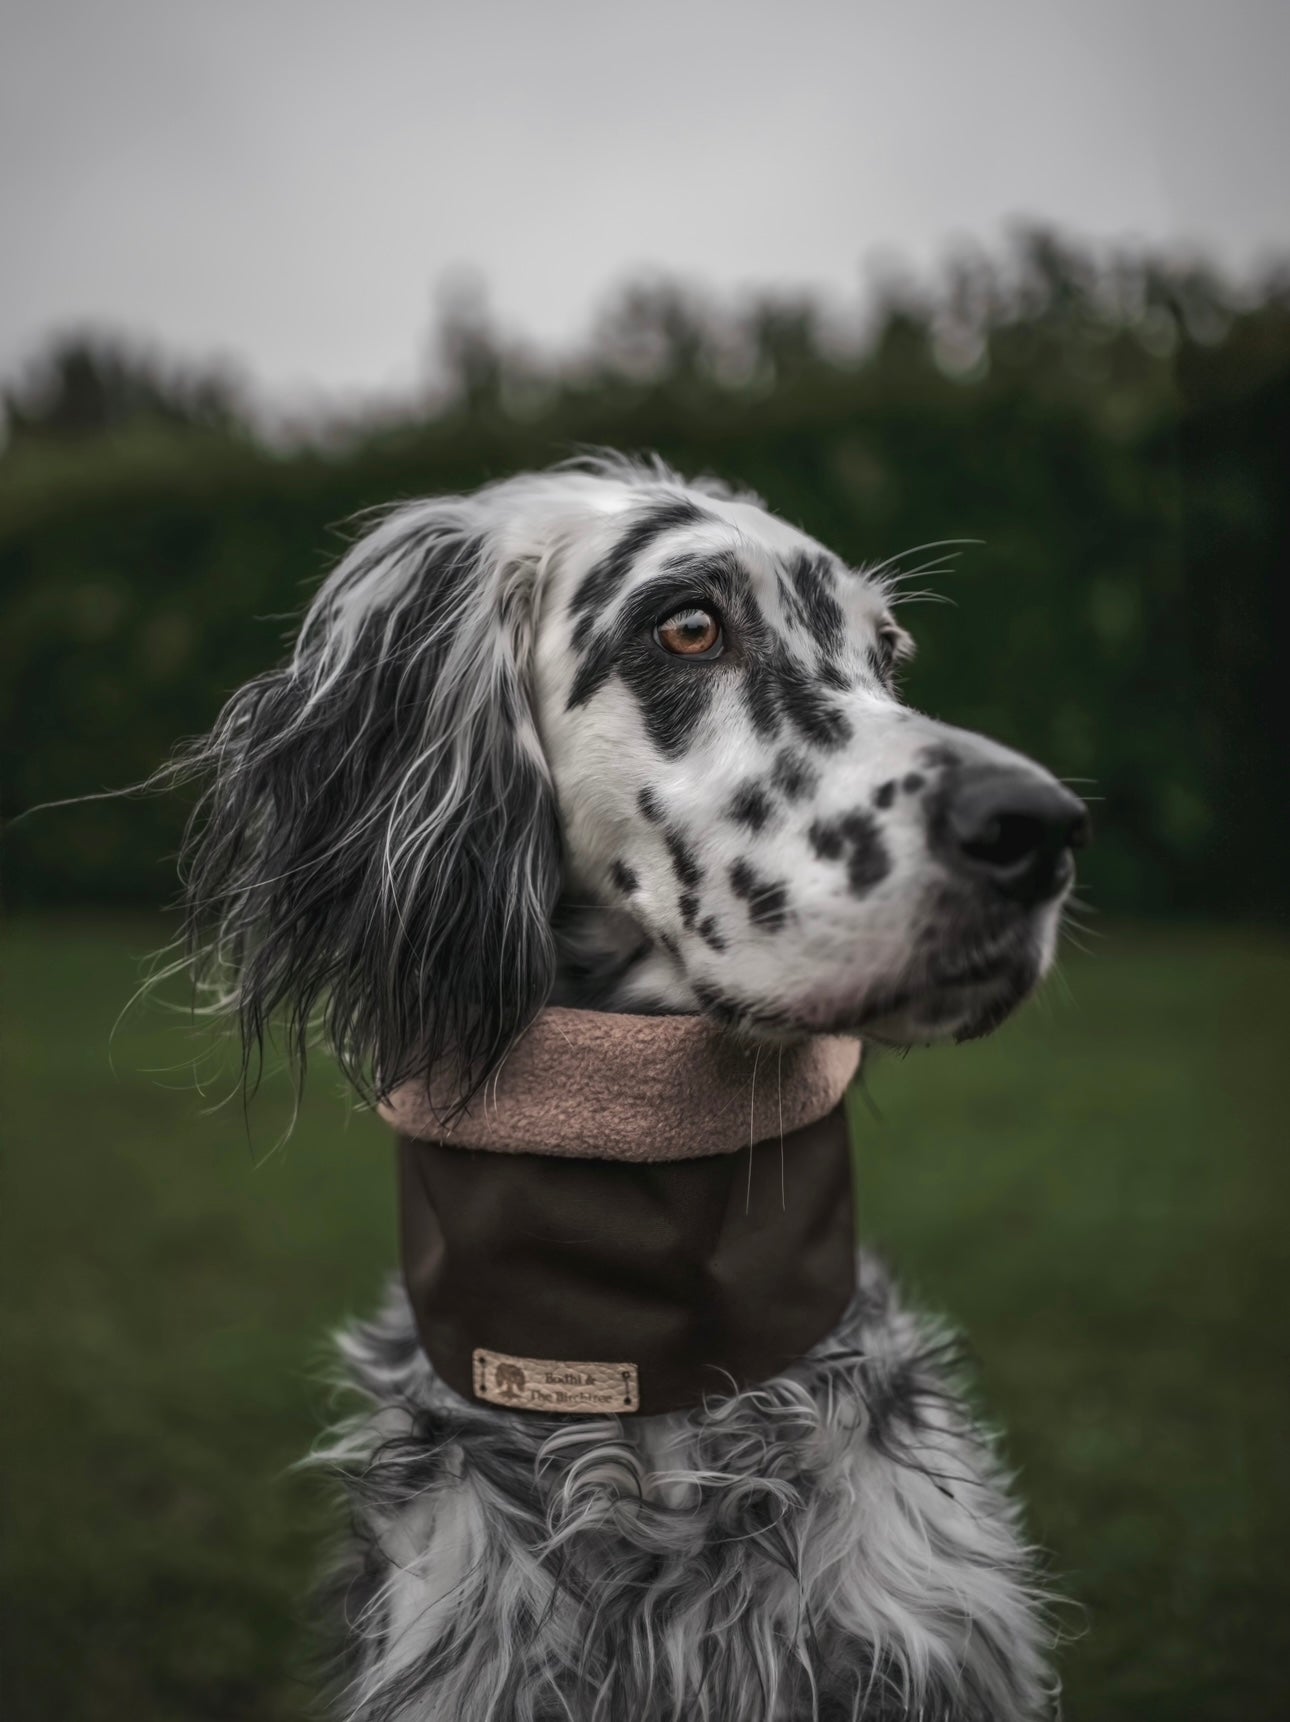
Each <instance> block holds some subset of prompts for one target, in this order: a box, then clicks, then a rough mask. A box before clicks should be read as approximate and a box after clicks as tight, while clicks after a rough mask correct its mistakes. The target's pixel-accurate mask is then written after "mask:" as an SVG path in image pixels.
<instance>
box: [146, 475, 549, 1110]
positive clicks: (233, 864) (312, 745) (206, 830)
mask: <svg viewBox="0 0 1290 1722" xmlns="http://www.w3.org/2000/svg"><path fill="white" fill-rule="evenodd" d="M537 567H538V562H537V559H536V558H530V559H527V560H526V559H524V558H523V557H517V556H515V555H514V554H511V555H509V556H507V555H504V554H503V553H502V551H501V550H500V548H499V547H498V545H497V544H496V542H495V539H494V537H492V536H490V533H489V531H488V530H487V529H486V528H484V527H481V521H480V515H479V512H478V510H477V509H472V504H471V502H470V500H469V499H452V500H448V501H437V502H431V503H422V504H414V505H412V506H409V507H405V508H401V509H399V510H397V511H395V512H393V513H391V514H390V515H388V516H387V517H386V518H385V519H384V520H383V521H382V522H381V524H379V525H378V526H377V527H376V529H375V530H373V531H372V532H370V533H369V534H368V535H367V536H366V537H364V538H363V539H361V540H360V541H359V542H358V543H357V544H356V545H355V546H354V547H353V549H352V550H351V551H350V552H349V554H348V555H347V556H346V557H345V558H344V560H343V561H342V562H341V563H340V565H339V566H338V567H337V568H336V569H335V570H334V572H333V573H332V574H331V575H330V577H329V578H328V579H327V580H326V582H325V583H324V585H323V586H322V588H321V589H320V591H319V593H318V595H317V597H316V598H315V600H314V602H313V604H312V605H311V607H310V609H309V611H308V613H307V615H306V617H305V620H304V624H303V626H302V629H301V632H300V636H299V640H298V643H297V646H296V649H295V653H294V655H293V657H292V659H291V661H290V663H289V664H287V665H286V667H285V668H283V669H280V670H276V671H274V672H273V673H271V674H269V675H265V676H262V677H260V678H258V679H257V680H255V681H253V682H251V683H249V684H248V685H247V686H246V687H244V688H242V689H240V690H239V692H237V693H236V694H234V695H233V697H232V698H231V699H230V700H229V702H228V704H227V705H226V706H225V708H224V710H223V712H222V713H221V714H220V717H219V720H218V721H217V723H216V724H215V727H214V729H213V730H212V732H211V734H210V735H209V736H208V737H206V738H205V739H204V740H203V741H201V742H199V743H198V744H196V745H195V746H194V747H193V748H192V749H190V750H189V751H188V752H187V753H186V754H185V755H184V756H182V757H181V759H180V760H179V761H178V762H177V765H176V768H175V773H174V775H175V776H177V777H181V778H182V777H188V776H193V775H196V776H198V777H199V778H200V779H202V780H203V781H204V784H205V787H204V792H203V794H202V796H201V799H200V800H199V802H198V805H197V807H196V809H195V811H194V814H193V817H192V820H191V821H190V824H189V827H188V831H187V834H186V837H185V842H184V851H183V858H182V871H183V874H184V880H185V898H186V907H187V935H188V942H189V950H190V955H191V957H192V958H193V960H194V964H195V971H196V974H197V977H198V981H199V984H200V985H203V986H204V987H207V988H209V989H211V990H213V993H214V999H215V1004H216V1007H217V1008H219V1009H222V1010H224V1011H226V1012H228V1013H230V1014H232V1015H233V1016H234V1017H235V1018H236V1019H237V1021H238V1024H239V1027H240V1030H241V1034H242V1045H243V1059H244V1076H248V1077H249V1075H250V1072H251V1069H252V1066H253V1065H254V1067H255V1069H256V1070H257V1071H258V1069H259V1066H260V1063H261V1062H262V1058H263V1048H264V1041H265V1037H266V1033H267V1032H268V1031H269V1029H270V1027H271V1025H272V1024H274V1023H275V1022H277V1021H279V1020H280V1021H282V1023H283V1024H284V1026H285V1030H286V1034H287V1045H288V1050H289V1052H290V1054H291V1056H292V1058H293V1060H294V1062H295V1063H296V1065H297V1068H298V1070H299V1073H300V1076H301V1078H303V1071H304V1064H305V1058H306V1053H307V1050H308V1047H309V1045H310V1043H311V1040H312V1039H313V1038H314V1037H315V1035H317V1034H319V1033H321V1035H322V1037H323V1038H324V1039H325V1040H326V1041H327V1042H328V1043H329V1044H330V1046H331V1048H332V1049H333V1051H334V1052H335V1054H336V1056H337V1057H338V1059H339V1061H340V1063H341V1065H342V1067H343V1069H344V1070H345V1072H346V1074H347V1075H348V1077H349V1078H350V1080H351V1081H352V1082H353V1083H354V1084H355V1086H356V1087H357V1088H358V1090H359V1092H360V1093H362V1094H364V1095H365V1096H366V1097H368V1098H370V1099H375V1098H378V1097H381V1096H383V1095H385V1094H387V1093H388V1092H389V1090H390V1089H392V1088H393V1087H394V1086H396V1085H397V1084H398V1083H399V1082H401V1081H404V1080H406V1079H407V1078H409V1077H416V1076H423V1075H424V1074H425V1073H426V1072H427V1071H428V1070H429V1068H430V1067H431V1066H432V1065H438V1064H447V1066H448V1067H449V1068H455V1069H456V1070H457V1071H458V1072H459V1088H460V1098H461V1100H462V1102H463V1103H464V1101H465V1099H467V1098H469V1096H470V1095H471V1094H472V1093H474V1092H475V1091H476V1090H477V1089H478V1088H479V1086H480V1085H481V1084H482V1083H483V1082H484V1081H486V1080H487V1078H488V1077H489V1076H490V1075H491V1074H492V1073H493V1072H494V1071H495V1070H496V1069H497V1068H498V1066H499V1065H500V1063H501V1061H502V1059H503V1058H504V1057H505V1055H506V1052H507V1051H508V1049H509V1048H510V1046H511V1045H512V1043H513V1042H514V1040H515V1038H516V1037H517V1036H518V1035H519V1034H521V1033H522V1032H523V1030H524V1029H525V1028H526V1027H527V1026H528V1024H529V1023H530V1022H531V1020H532V1019H533V1017H534V1015H535V1014H536V1013H537V1012H538V1011H539V1010H540V1009H541V1007H542V1005H543V1004H544V1002H545V1001H546V998H547V996H548V994H549V992H550V988H551V984H552V979H553V974H554V945H553V940H552V935H551V912H552V909H553V906H554V903H555V899H556V896H557V893H558V888H559V877H560V857H559V838H558V830H557V822H556V813H555V798H554V794H553V791H552V788H551V784H550V781H549V776H548V772H547V767H546V763H545V759H544V756H543V753H542V749H541V745H540V742H539V739H538V734H537V729H536V725H535V723H534V721H533V715H532V709H531V704H530V696H529V688H528V679H529V664H530V660H531V655H532V653H531V646H532V634H533V620H534V589H535V582H536V572H537Z"/></svg>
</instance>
